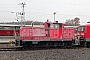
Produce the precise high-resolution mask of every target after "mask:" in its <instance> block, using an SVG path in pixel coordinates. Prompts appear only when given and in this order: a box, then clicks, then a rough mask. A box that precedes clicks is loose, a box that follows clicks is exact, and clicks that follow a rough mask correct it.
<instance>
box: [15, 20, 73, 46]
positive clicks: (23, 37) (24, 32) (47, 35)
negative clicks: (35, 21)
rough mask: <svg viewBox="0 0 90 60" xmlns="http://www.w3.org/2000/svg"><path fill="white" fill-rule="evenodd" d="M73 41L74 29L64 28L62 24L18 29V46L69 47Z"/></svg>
mask: <svg viewBox="0 0 90 60" xmlns="http://www.w3.org/2000/svg"><path fill="white" fill-rule="evenodd" d="M45 25H46V24H45ZM73 40H74V28H65V27H64V24H63V23H57V22H56V23H52V24H49V23H47V26H44V27H34V26H22V27H21V28H20V44H19V45H20V46H23V47H34V46H39V47H42V46H43V47H46V46H48V47H51V46H64V47H71V46H72V44H73V42H72V41H73ZM16 45H18V42H17V43H16Z"/></svg>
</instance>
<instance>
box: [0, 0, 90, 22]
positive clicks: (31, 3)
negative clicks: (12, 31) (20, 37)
mask: <svg viewBox="0 0 90 60" xmlns="http://www.w3.org/2000/svg"><path fill="white" fill-rule="evenodd" d="M22 2H25V3H26V5H25V21H41V22H44V21H46V20H47V19H49V21H52V22H53V21H54V14H53V13H54V12H56V14H55V20H57V21H59V22H62V23H64V22H65V21H66V20H67V19H74V18H75V17H78V18H80V22H81V23H86V22H87V21H90V0H0V22H16V21H17V20H16V12H21V11H22V7H21V5H19V3H22ZM11 12H15V13H11ZM18 20H19V21H21V19H20V18H19V19H18Z"/></svg>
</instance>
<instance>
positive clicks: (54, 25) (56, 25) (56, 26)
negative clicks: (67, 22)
mask: <svg viewBox="0 0 90 60" xmlns="http://www.w3.org/2000/svg"><path fill="white" fill-rule="evenodd" d="M51 27H52V28H59V25H58V24H52V25H51Z"/></svg>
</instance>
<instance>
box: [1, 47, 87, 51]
mask: <svg viewBox="0 0 90 60" xmlns="http://www.w3.org/2000/svg"><path fill="white" fill-rule="evenodd" d="M82 48H86V47H80V46H78V47H72V48H63V47H51V48H50V47H46V48H45V47H42V48H35V47H34V48H0V51H32V50H52V49H82Z"/></svg>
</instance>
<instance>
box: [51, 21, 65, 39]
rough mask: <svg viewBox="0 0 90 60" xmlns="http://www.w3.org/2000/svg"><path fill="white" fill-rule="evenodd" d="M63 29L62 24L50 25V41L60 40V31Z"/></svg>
mask: <svg viewBox="0 0 90 60" xmlns="http://www.w3.org/2000/svg"><path fill="white" fill-rule="evenodd" d="M63 28H64V24H62V23H58V22H55V23H52V24H51V26H50V37H51V39H52V40H53V39H57V40H58V39H62V32H63V31H62V30H63Z"/></svg>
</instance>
